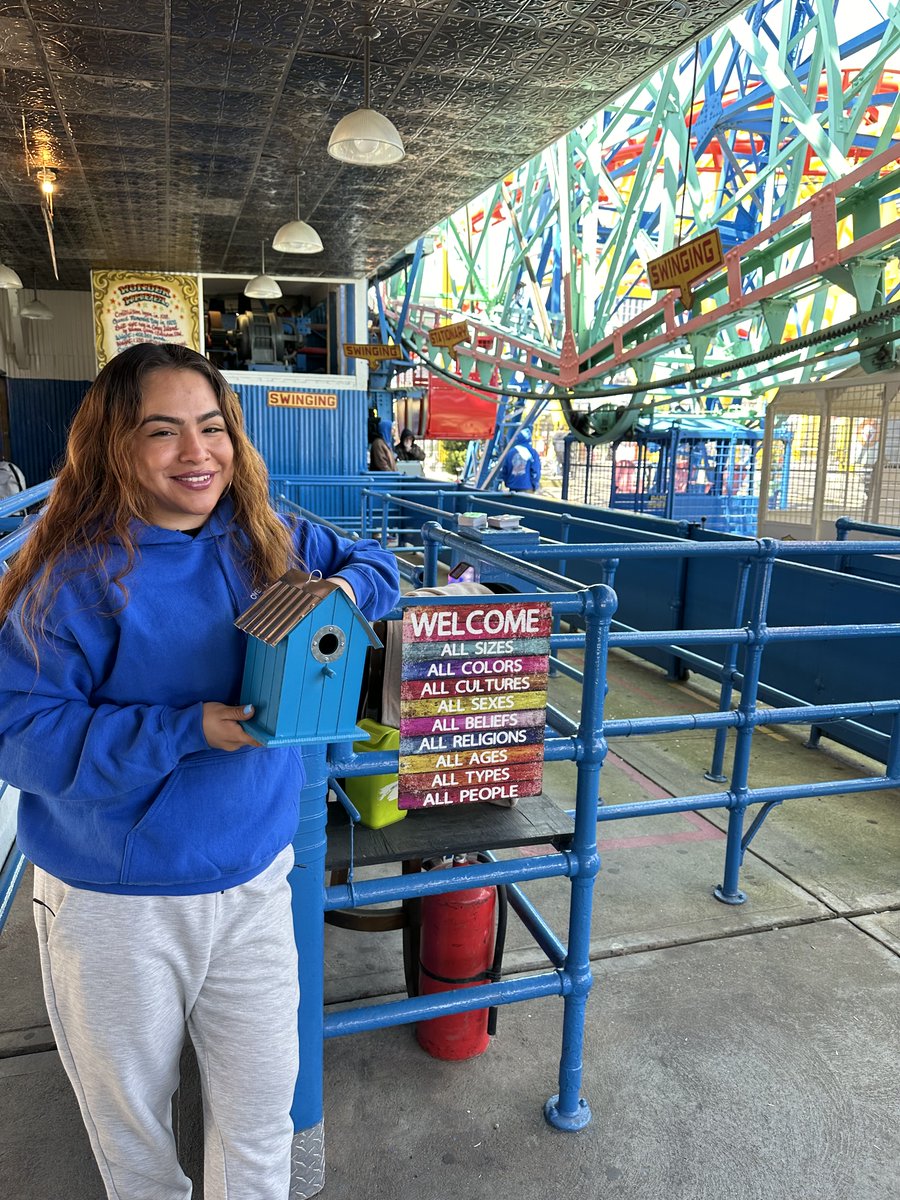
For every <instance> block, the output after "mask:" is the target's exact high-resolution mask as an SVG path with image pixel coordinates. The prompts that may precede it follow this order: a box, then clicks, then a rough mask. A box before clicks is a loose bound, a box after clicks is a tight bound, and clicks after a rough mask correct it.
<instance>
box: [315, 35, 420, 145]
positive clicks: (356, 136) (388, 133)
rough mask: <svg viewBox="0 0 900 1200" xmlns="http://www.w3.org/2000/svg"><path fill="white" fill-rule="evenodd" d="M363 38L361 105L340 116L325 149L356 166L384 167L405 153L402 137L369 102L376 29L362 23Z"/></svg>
mask: <svg viewBox="0 0 900 1200" xmlns="http://www.w3.org/2000/svg"><path fill="white" fill-rule="evenodd" d="M358 32H359V33H360V34H361V35H362V39H363V107H362V108H358V109H356V111H355V112H352V113H348V114H347V116H346V117H342V118H341V119H340V121H338V123H337V125H335V127H334V129H333V130H332V131H331V137H330V138H329V139H328V153H329V154H330V155H331V157H332V158H336V159H339V160H340V162H345V163H350V164H351V165H353V166H357V167H388V166H390V165H391V164H392V163H398V162H400V160H401V159H402V158H405V157H406V151H405V150H404V148H403V139H402V138H401V137H400V134H399V133H398V132H397V130H396V128H395V127H394V125H393V124H392V123H391V122H390V121H389V120H388V119H387V117H385V116H383V115H382V114H381V113H380V112H376V111H375V109H374V108H372V107H370V104H369V43H370V42H371V41H372V40H373V39H374V38H377V37H378V36H379V34H378V30H377V29H375V28H374V27H373V26H371V25H366V26H364V27H363V28H362V29H360V30H359V31H358Z"/></svg>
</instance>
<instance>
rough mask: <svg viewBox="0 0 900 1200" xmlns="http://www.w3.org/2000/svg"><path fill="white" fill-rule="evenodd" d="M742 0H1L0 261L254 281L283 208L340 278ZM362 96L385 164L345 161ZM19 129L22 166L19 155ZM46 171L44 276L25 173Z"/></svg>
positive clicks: (278, 263) (30, 183)
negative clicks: (305, 227) (389, 126)
mask: <svg viewBox="0 0 900 1200" xmlns="http://www.w3.org/2000/svg"><path fill="white" fill-rule="evenodd" d="M741 7H742V5H740V4H735V0H492V2H491V0H418V2H414V0H393V2H392V3H391V4H390V5H386V4H383V3H376V2H375V0H373V2H372V3H369V4H366V3H363V2H361V0H345V2H340V3H339V2H337V0H320V2H318V3H315V2H314V0H307V2H306V3H290V2H289V0H22V2H21V3H17V4H7V3H2V0H0V260H2V261H3V262H4V263H7V264H8V265H9V266H11V267H13V268H15V270H17V271H18V272H19V273H20V275H22V278H23V280H25V282H26V284H28V285H30V283H31V279H32V272H33V271H36V272H37V283H38V286H42V287H50V286H61V287H72V288H86V287H87V286H88V282H89V281H88V271H89V270H90V269H91V267H100V266H107V267H134V268H156V269H160V268H161V269H164V270H187V271H203V272H210V273H213V272H214V273H228V274H254V273H256V271H258V270H259V249H260V241H261V240H262V239H263V238H265V239H266V240H267V242H269V241H271V238H272V235H273V234H274V232H275V230H276V229H277V227H278V226H279V225H280V224H281V223H282V222H283V221H285V220H289V219H291V218H292V217H293V215H294V176H295V175H296V174H299V177H300V196H301V215H302V216H303V218H304V219H306V220H309V221H310V222H311V223H312V224H313V225H314V226H315V228H316V229H317V230H318V232H319V234H320V235H321V237H322V240H323V242H324V244H325V252H324V253H323V254H320V255H317V256H315V257H304V256H294V255H289V256H285V255H278V254H274V253H272V254H270V255H268V256H267V267H268V269H269V270H270V272H272V273H274V274H278V273H280V272H284V273H286V274H309V275H357V274H363V273H367V272H371V271H372V270H374V269H375V268H376V267H377V266H379V265H380V264H381V263H383V262H384V261H385V260H386V259H388V258H389V257H390V256H391V255H392V254H394V253H396V252H397V251H398V250H400V249H402V247H403V246H405V245H406V244H407V243H408V242H410V241H411V240H413V239H414V238H415V237H416V236H417V235H419V234H420V233H422V232H423V231H424V230H426V229H427V228H428V227H429V226H431V225H432V224H434V222H436V221H438V220H440V219H441V218H442V217H444V216H446V215H447V214H448V213H450V212H451V211H453V210H455V209H456V208H458V207H460V206H461V205H463V204H464V203H465V202H466V201H467V200H470V199H472V198H473V197H474V196H475V195H477V194H478V193H479V192H480V191H482V190H483V189H484V188H486V187H487V186H488V185H489V184H491V183H493V182H494V181H495V180H496V179H497V178H499V177H500V176H501V175H502V174H504V173H505V172H506V171H507V170H509V169H511V168H512V167H514V166H516V165H518V164H519V163H521V162H523V161H524V160H525V159H526V158H528V157H530V155H531V154H533V153H534V152H535V151H536V150H538V149H540V148H541V147H543V146H545V145H547V144H548V143H550V142H552V141H553V140H554V139H556V138H557V137H559V136H560V135H562V134H563V133H565V132H567V131H568V130H569V129H571V128H573V127H574V126H575V125H577V124H578V123H579V122H580V121H581V120H583V119H584V118H586V117H587V116H589V115H590V114H591V113H592V112H594V111H596V110H597V109H598V108H599V107H601V106H602V105H603V104H604V103H606V102H607V101H609V100H610V99H612V98H613V97H614V96H615V95H616V93H617V92H619V91H620V90H621V89H622V88H624V87H625V86H626V85H627V84H629V83H631V82H634V81H636V80H637V79H639V78H640V77H642V76H643V75H645V74H647V73H648V72H650V71H651V70H652V69H654V68H655V67H656V66H658V65H660V64H661V63H663V62H664V61H665V60H666V59H667V58H669V57H670V56H671V55H672V54H673V52H674V51H676V50H677V49H678V48H679V47H681V46H683V45H685V44H690V43H691V42H692V41H693V40H694V39H695V38H696V37H697V35H698V33H699V32H701V31H705V30H708V29H710V28H712V27H713V26H714V25H716V24H718V23H720V22H721V21H722V20H724V19H725V18H726V17H727V16H729V15H731V13H733V12H735V11H738V10H739V9H740V8H741ZM367 22H371V23H372V24H374V25H375V26H376V27H377V28H378V30H379V31H380V37H379V38H378V40H377V41H375V42H373V43H372V47H371V59H372V65H371V91H372V105H373V107H374V108H377V109H379V110H380V111H382V112H384V113H386V114H387V115H388V116H390V118H391V119H392V120H393V121H394V123H395V125H396V126H397V127H398V129H399V130H400V132H401V135H402V137H403V139H404V143H405V145H406V149H407V157H406V159H405V160H404V161H403V162H402V163H400V164H398V165H397V166H394V167H383V168H377V169H372V168H365V167H350V166H345V165H342V164H340V163H338V162H336V161H335V160H334V159H332V158H330V157H329V155H328V154H327V152H326V145H327V142H328V136H329V133H330V131H331V129H332V127H333V126H334V125H335V123H336V122H337V121H338V120H339V119H340V118H341V117H342V116H344V115H345V114H346V113H348V112H350V111H352V110H353V109H355V108H357V107H359V106H360V104H361V103H362V90H363V85H362V53H363V50H362V47H363V43H362V40H361V38H360V36H359V33H358V30H359V29H360V28H361V27H362V26H364V25H365V24H366V23H367ZM26 141H27V147H28V153H29V155H30V156H31V162H30V167H31V171H30V173H29V161H28V158H27V156H26V149H25V146H26ZM41 166H50V167H52V168H54V169H55V170H56V172H57V184H56V186H57V191H56V195H55V197H54V205H55V210H54V237H55V242H56V253H57V259H58V266H59V283H58V284H54V280H53V275H52V269H51V266H50V256H49V249H48V243H47V235H46V232H45V229H44V220H43V216H42V212H41V207H40V193H39V190H38V184H37V182H36V181H35V178H34V174H35V170H36V169H38V168H39V167H41Z"/></svg>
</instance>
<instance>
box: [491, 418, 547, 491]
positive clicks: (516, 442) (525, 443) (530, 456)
mask: <svg viewBox="0 0 900 1200" xmlns="http://www.w3.org/2000/svg"><path fill="white" fill-rule="evenodd" d="M500 478H501V479H502V480H503V482H504V483H505V484H506V486H507V488H508V489H509V490H510V491H511V492H536V491H537V490H538V486H539V485H540V482H541V460H540V457H539V455H538V452H537V450H535V448H534V446H532V444H531V430H530V429H523V430H522V431H521V432H520V433H517V434H516V436H515V437H514V438H513V443H512V445H511V446H510V448H509V450H507V452H506V455H505V457H504V459H503V462H502V464H501V466H500Z"/></svg>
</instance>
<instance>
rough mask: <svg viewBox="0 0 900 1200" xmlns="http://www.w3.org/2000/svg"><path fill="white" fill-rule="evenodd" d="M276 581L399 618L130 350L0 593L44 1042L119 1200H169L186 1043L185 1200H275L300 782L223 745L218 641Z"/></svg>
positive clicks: (7, 717)
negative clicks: (327, 589)
mask: <svg viewBox="0 0 900 1200" xmlns="http://www.w3.org/2000/svg"><path fill="white" fill-rule="evenodd" d="M294 566H299V567H303V568H306V569H308V570H310V571H321V573H322V575H323V576H324V577H325V578H327V579H331V580H332V581H333V582H334V583H335V584H336V585H337V586H339V587H340V588H342V589H343V590H344V591H346V592H347V594H348V595H349V596H351V597H352V598H353V599H354V600H355V601H356V603H357V604H358V605H359V607H360V608H361V609H362V611H363V613H364V614H365V615H366V616H367V617H369V618H370V619H375V618H377V617H380V616H382V615H384V614H385V613H386V612H388V611H389V610H390V609H391V608H392V607H393V606H394V605H395V603H396V601H397V599H398V587H397V569H396V565H395V563H394V560H393V557H392V556H391V555H390V554H388V553H387V552H385V551H383V550H382V549H381V548H380V546H379V545H378V544H377V543H376V542H372V541H359V542H355V543H352V542H349V541H345V540H343V539H341V538H339V537H336V536H335V535H334V534H333V533H331V532H330V531H329V530H328V529H326V528H324V527H323V526H320V525H316V524H310V523H308V522H306V521H302V520H296V521H293V522H290V521H289V520H288V519H287V518H283V517H281V516H279V515H278V514H276V513H275V511H274V510H273V509H272V508H271V507H270V504H269V500H268V487H267V477H266V471H265V467H264V464H263V462H262V459H261V458H260V456H259V455H258V454H257V452H256V451H255V450H254V448H253V446H252V445H251V443H250V441H249V439H248V438H247V435H246V434H245V432H244V429H243V421H242V415H241V410H240V406H239V403H238V400H237V397H236V396H235V394H234V393H233V392H232V391H231V389H230V388H229V386H228V384H227V383H226V382H225V380H224V378H223V377H222V375H221V374H220V373H219V372H218V371H217V370H216V368H215V367H213V366H212V364H210V363H209V362H208V361H207V360H206V359H205V358H203V356H202V355H200V354H196V353H195V352H194V351H191V350H188V349H186V348H185V347H183V346H168V345H149V344H146V345H140V346H134V347H132V348H130V349H128V350H125V351H124V352H123V353H122V354H120V355H118V356H117V357H116V358H114V359H113V360H112V361H111V362H110V363H108V364H107V365H106V366H105V367H104V368H103V370H102V371H101V372H100V374H99V375H98V377H97V379H96V381H95V382H94V384H93V385H92V387H91V388H90V390H89V391H88V393H87V395H86V396H85V399H84V401H83V403H82V405H81V407H80V409H79V411H78V413H77V414H76V416H75V418H74V421H73V423H72V427H71V432H70V435H69V440H68V447H67V454H66V460H65V464H64V466H63V468H62V470H61V471H60V473H59V476H58V478H57V480H56V485H55V487H54V490H53V492H52V494H51V497H50V500H49V503H48V504H47V507H46V510H45V511H44V513H43V514H42V515H41V516H40V517H39V519H38V520H37V521H36V522H35V525H34V528H33V530H32V533H31V535H30V536H29V538H28V540H27V541H26V543H25V545H24V547H23V548H22V550H20V551H19V553H18V554H17V555H16V557H15V558H14V559H13V560H12V564H11V568H10V570H9V572H8V573H7V574H6V576H4V577H3V578H2V580H0V619H2V620H3V624H2V627H0V661H2V663H3V669H2V672H0V778H3V779H6V780H7V781H9V782H10V783H12V784H13V785H14V786H15V787H17V788H19V789H20V802H19V819H18V839H19V845H20V847H21V849H22V851H23V852H24V853H25V855H26V856H27V857H28V858H29V859H31V861H32V862H33V863H34V864H35V884H34V912H35V921H36V925H37V930H38V941H39V946H40V954H41V967H42V973H43V980H44V992H45V997H46V1001H47V1008H48V1012H49V1016H50V1022H51V1025H52V1027H53V1031H54V1034H55V1037H56V1043H57V1047H58V1049H59V1054H60V1057H61V1059H62V1062H63V1064H64V1066H65V1068H66V1071H67V1073H68V1075H69V1077H70V1080H71V1082H72V1084H73V1087H74V1089H75V1092H76V1095H77V1097H78V1102H79V1104H80V1106H81V1110H82V1115H83V1117H84V1121H85V1125H86V1126H87V1130H88V1133H89V1136H90V1139H91V1144H92V1148H93V1151H94V1155H95V1157H96V1160H97V1163H98V1166H99V1168H100V1172H101V1175H102V1177H103V1182H104V1185H105V1187H106V1190H107V1193H108V1195H109V1196H110V1197H115V1198H117V1200H124V1198H125V1197H127V1200H185V1198H186V1197H188V1196H190V1193H191V1185H190V1181H189V1180H188V1179H187V1177H186V1176H185V1175H184V1173H183V1172H182V1170H181V1168H180V1166H179V1164H178V1160H177V1157H176V1151H175V1141H174V1138H173V1134H172V1122H171V1099H172V1095H173V1092H174V1091H175V1089H176V1086H177V1083H178V1066H179V1057H180V1054H181V1048H182V1044H183V1041H184V1036H185V1026H187V1027H188V1028H189V1030H190V1033H191V1038H192V1041H193V1043H194V1046H195V1049H196V1051H197V1059H198V1063H199V1066H200V1071H201V1076H202V1083H203V1097H204V1108H205V1121H204V1123H205V1138H206V1146H205V1155H206V1161H205V1195H206V1197H207V1200H225V1198H226V1196H227V1197H228V1198H229V1200H235V1198H238V1200H287V1198H288V1194H289V1187H290V1156H291V1141H292V1135H293V1130H292V1123H291V1119H290V1112H289V1110H290V1106H291V1101H292V1097H293V1090H294V1086H295V1083H296V1078H297V1003H298V985H297V957H296V949H295V946H294V937H293V929H292V920H291V908H290V887H289V884H288V881H287V875H288V872H289V870H290V868H291V867H292V865H293V854H292V851H291V838H292V836H293V834H294V832H295V827H296V821H297V806H298V795H299V792H300V789H301V787H302V785H303V782H304V774H303V766H302V759H301V756H300V754H299V753H298V750H297V749H296V748H295V747H290V746H288V747H279V748H270V749H264V748H262V747H259V746H258V744H257V743H256V742H255V741H254V739H253V738H252V737H251V736H250V735H249V734H248V733H247V732H246V731H245V730H244V728H243V727H242V725H241V721H242V720H245V719H246V717H247V716H249V715H250V713H251V712H252V709H249V706H248V708H247V709H242V708H241V707H239V706H238V704H237V699H238V697H239V692H240V684H241V676H242V669H243V660H244V651H245V635H244V634H243V633H241V632H240V631H239V630H237V629H236V628H235V626H234V620H235V617H237V616H238V615H239V614H240V613H241V612H243V611H244V609H246V608H247V606H248V605H249V604H250V602H251V601H252V600H253V599H254V598H255V597H256V596H257V595H258V594H259V593H260V591H261V590H262V589H264V588H265V587H266V586H267V585H268V584H270V583H272V582H273V581H274V580H276V579H277V578H278V577H279V576H281V575H282V574H283V573H284V572H285V571H286V570H288V569H289V568H291V567H294ZM226 1181H227V1182H226Z"/></svg>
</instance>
